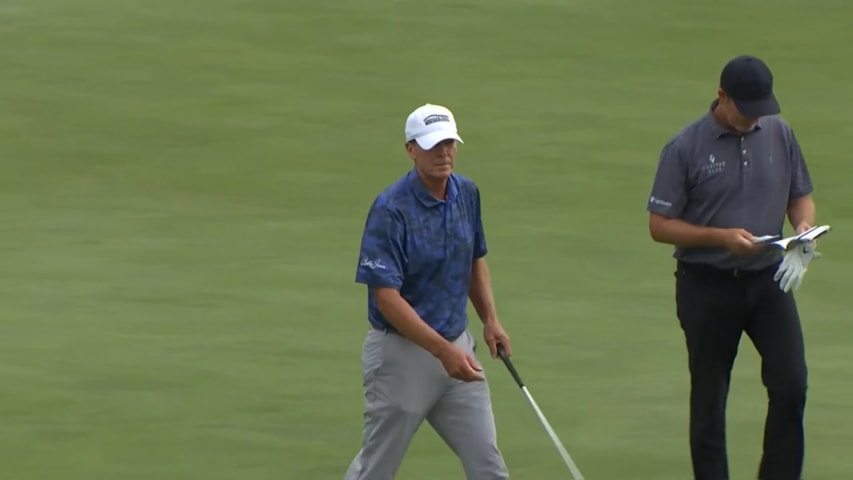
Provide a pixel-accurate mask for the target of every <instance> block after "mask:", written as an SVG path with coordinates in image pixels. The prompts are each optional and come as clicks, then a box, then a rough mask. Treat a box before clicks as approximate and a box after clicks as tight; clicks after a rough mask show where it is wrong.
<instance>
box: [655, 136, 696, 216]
mask: <svg viewBox="0 0 853 480" xmlns="http://www.w3.org/2000/svg"><path fill="white" fill-rule="evenodd" d="M686 205H687V165H686V164H685V162H684V158H682V155H681V152H680V150H679V148H678V144H677V143H676V139H673V140H670V141H669V142H667V144H666V145H664V147H663V149H662V150H661V153H660V158H659V159H658V166H657V171H656V172H655V177H654V181H653V185H652V192H651V195H649V202H648V205H647V207H646V209H647V210H648V211H649V212H652V213H658V214H660V215H664V216H667V217H672V218H680V217H681V215H682V213H683V212H684V207H685V206H686Z"/></svg>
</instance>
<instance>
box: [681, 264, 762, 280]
mask: <svg viewBox="0 0 853 480" xmlns="http://www.w3.org/2000/svg"><path fill="white" fill-rule="evenodd" d="M678 269H679V270H683V271H685V272H690V273H694V274H697V275H706V276H714V277H718V278H753V277H759V276H763V275H767V274H768V273H771V272H773V271H775V269H776V265H775V264H774V265H769V266H766V267H763V268H758V269H743V268H718V267H715V266H713V265H709V264H707V263H688V262H678Z"/></svg>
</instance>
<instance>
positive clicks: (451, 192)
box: [407, 168, 459, 208]
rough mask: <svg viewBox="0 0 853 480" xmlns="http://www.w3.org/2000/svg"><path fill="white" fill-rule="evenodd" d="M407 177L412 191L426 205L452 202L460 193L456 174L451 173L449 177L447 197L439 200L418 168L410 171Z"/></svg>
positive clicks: (431, 205) (432, 205)
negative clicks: (425, 183) (423, 179)
mask: <svg viewBox="0 0 853 480" xmlns="http://www.w3.org/2000/svg"><path fill="white" fill-rule="evenodd" d="M407 177H408V178H407V179H408V182H409V187H411V189H412V192H413V193H414V194H415V198H417V199H418V201H420V202H421V203H422V204H423V205H424V206H425V207H429V208H431V207H434V206H436V205H441V204H444V203H447V202H452V201H454V200H456V197H457V196H458V195H459V188H458V187H457V186H456V177H455V176H454V175H452V174H451V175H450V178H449V179H447V199H446V200H439V199H437V198H435V197H434V196H433V195H432V193H430V192H429V190H428V189H427V187H426V185H424V182H423V181H422V180H421V177H420V176H419V175H418V171H417V170H416V169H414V168H413V169H412V170H410V171H409V174H408V175H407Z"/></svg>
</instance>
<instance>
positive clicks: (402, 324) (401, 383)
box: [344, 104, 511, 480]
mask: <svg viewBox="0 0 853 480" xmlns="http://www.w3.org/2000/svg"><path fill="white" fill-rule="evenodd" d="M405 132H406V143H405V148H406V152H407V153H408V155H409V157H410V158H411V159H412V161H413V162H414V168H412V169H411V170H410V171H409V172H408V173H406V174H405V175H403V176H402V177H401V178H400V179H399V180H397V181H396V182H395V183H393V184H392V185H390V186H389V187H388V188H386V189H385V190H384V191H383V192H381V193H380V194H379V195H378V196H377V197H376V199H375V200H374V202H373V204H372V205H371V207H370V210H369V212H368V214H367V221H366V225H365V228H364V234H363V237H362V240H361V252H360V256H359V262H358V267H357V271H356V281H357V282H359V283H362V284H364V285H366V286H367V317H368V321H369V325H370V327H369V330H368V333H367V337H366V339H365V341H364V345H363V350H362V355H361V361H362V369H363V384H364V403H365V411H364V432H363V439H362V448H361V450H360V451H359V452H358V454H357V455H356V456H355V458H354V459H353V461H352V463H351V465H350V467H349V469H348V471H347V473H346V476H345V477H344V478H345V480H391V479H393V478H394V477H395V475H396V474H397V471H398V470H399V468H400V465H401V463H402V461H403V456H404V455H405V453H406V450H407V449H408V447H409V443H410V442H411V440H412V438H413V437H414V435H415V432H416V431H417V429H418V427H420V426H421V424H422V423H423V421H424V420H426V421H427V422H428V423H429V424H430V425H431V426H432V428H433V429H435V431H436V432H437V433H438V435H439V436H440V437H441V438H442V439H443V440H444V441H445V442H446V443H447V445H448V447H450V449H451V450H452V451H453V452H454V453H455V454H456V455H457V456H458V457H459V459H460V460H461V463H462V467H463V468H464V470H465V475H466V478H467V479H468V480H498V479H506V478H509V475H508V473H507V469H506V466H505V464H504V460H503V457H502V455H501V452H500V450H498V446H497V437H496V433H495V422H494V417H493V413H492V405H491V399H490V393H489V387H488V384H487V382H486V380H485V375H484V373H483V369H482V367H481V366H480V364H479V362H478V360H477V356H476V354H475V350H476V345H477V342H476V340H475V337H474V336H473V335H472V334H471V333H470V332H469V331H468V319H467V315H466V307H467V301H468V299H469V298H470V299H471V303H472V304H473V306H474V308H475V310H476V312H477V314H478V316H479V317H480V319H481V320H482V322H483V335H484V338H485V341H486V345H487V346H488V348H489V353H490V354H491V356H492V358H496V357H497V346H498V345H502V346H503V347H504V348H505V349H506V351H507V353H508V354H510V353H511V348H510V341H509V337H508V336H507V334H506V332H504V329H503V328H502V327H501V324H500V323H499V321H498V317H497V313H496V312H495V302H494V299H493V296H492V287H491V282H490V279H489V269H488V267H487V265H486V260H485V258H484V257H485V255H486V251H487V249H486V237H485V234H484V232H483V223H482V220H481V216H480V194H479V190H478V188H477V186H476V185H475V184H474V182H473V181H471V180H470V179H468V178H466V177H463V176H461V175H458V174H456V173H454V172H453V168H454V165H455V162H456V152H457V144H458V143H462V139H461V138H460V137H459V134H458V132H457V127H456V121H455V118H454V116H453V114H452V113H451V111H450V110H448V109H447V108H445V107H442V106H439V105H431V104H426V105H423V106H421V107H419V108H417V109H416V110H414V111H413V112H412V113H411V114H410V115H409V117H408V119H407V121H406V129H405Z"/></svg>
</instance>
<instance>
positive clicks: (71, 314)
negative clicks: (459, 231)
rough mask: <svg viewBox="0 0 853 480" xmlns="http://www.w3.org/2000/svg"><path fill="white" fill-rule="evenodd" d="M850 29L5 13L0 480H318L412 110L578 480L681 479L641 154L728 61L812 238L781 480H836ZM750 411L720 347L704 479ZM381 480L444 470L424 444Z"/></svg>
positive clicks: (327, 465)
mask: <svg viewBox="0 0 853 480" xmlns="http://www.w3.org/2000/svg"><path fill="white" fill-rule="evenodd" d="M324 8H325V10H324ZM851 15H853V6H851V5H849V2H842V1H840V0H835V1H832V0H815V1H812V2H808V3H806V2H803V1H794V0H786V1H776V2H772V5H771V4H770V3H768V2H766V1H759V0H751V1H738V2H736V1H729V0H726V1H719V2H710V3H708V2H705V3H703V2H683V1H675V0H655V1H652V0H641V1H629V0H596V1H580V0H575V1H556V0H551V1H548V0H538V1H534V0H527V1H511V0H491V1H485V0H463V1H449V0H441V1H438V0H437V1H434V2H429V3H423V2H400V1H392V0H363V1H360V2H343V1H326V2H307V1H300V0H287V1H284V2H282V1H272V0H245V1H236V0H208V1H201V0H195V1H183V2H175V1H164V0H146V1H137V2H115V1H106V0H76V1H73V2H71V1H67V0H28V1H27V2H24V1H22V0H4V1H3V2H2V3H0V58H2V59H3V60H4V62H3V64H4V65H5V67H6V68H4V74H3V75H2V76H0V130H2V140H0V148H2V150H0V162H2V171H3V174H2V176H0V204H2V205H3V207H2V210H0V212H2V213H1V214H0V222H2V226H3V230H2V232H3V234H2V235H0V251H2V252H3V255H2V259H0V273H2V275H0V385H2V395H0V419H2V424H3V427H2V429H0V452H3V453H2V456H0V477H2V478H4V479H10V480H32V479H39V480H47V479H51V480H52V479H59V478H62V479H67V480H83V479H85V480H92V479H110V480H119V479H121V480H125V479H146V480H148V479H158V480H173V479H190V478H205V479H210V480H214V479H237V478H239V479H241V480H259V479H282V478H287V479H337V478H342V476H343V473H344V471H345V470H346V467H347V465H348V464H349V462H350V460H351V458H352V456H353V455H354V454H355V453H356V451H357V449H358V447H359V442H360V429H361V408H362V403H361V390H360V387H361V386H360V365H359V355H360V347H361V342H362V340H363V336H364V333H365V331H366V323H365V322H366V321H365V293H364V290H363V289H362V288H361V287H359V286H357V285H356V284H354V283H353V276H354V269H355V264H356V256H357V249H358V243H359V240H360V234H361V227H362V226H363V222H364V215H365V213H366V210H367V208H368V206H369V204H370V202H371V200H372V199H373V197H374V195H376V193H377V192H378V191H379V190H381V189H382V188H383V187H384V186H385V185H387V184H388V183H389V182H391V181H393V180H394V179H396V178H397V177H398V176H399V175H401V174H402V173H403V172H404V171H405V170H406V169H408V168H409V166H410V163H409V161H408V159H407V158H406V157H405V155H404V152H403V149H402V132H403V123H404V120H405V116H406V114H408V112H409V111H410V110H411V109H413V108H414V107H416V106H417V105H419V104H421V103H424V102H433V103H443V104H446V105H448V106H450V107H451V108H452V109H453V110H454V111H455V113H456V114H457V117H458V119H459V122H460V127H461V129H462V135H463V137H464V138H465V140H466V144H465V145H464V147H462V148H461V150H460V157H459V162H458V167H459V171H460V172H461V173H464V174H467V175H470V176H471V177H473V178H474V179H475V180H476V181H477V182H478V183H479V185H480V187H481V191H482V194H483V201H484V208H485V211H484V219H485V222H486V228H487V235H488V240H489V246H490V249H491V253H490V255H489V259H490V262H491V267H492V271H493V275H494V287H495V291H496V296H497V303H498V308H499V312H500V315H501V318H502V320H503V322H504V325H505V327H506V328H507V329H508V331H509V333H510V334H511V335H512V337H513V340H514V351H515V362H516V365H517V367H518V369H519V370H520V372H521V374H522V375H523V376H524V377H525V379H526V381H527V383H528V384H529V386H530V388H531V391H532V392H533V394H534V395H535V397H536V399H537V401H538V402H539V404H540V406H541V407H542V408H543V410H544V411H545V412H546V414H547V415H548V417H549V419H550V421H551V423H552V424H553V426H554V428H555V429H556V430H557V432H558V433H559V434H560V435H561V437H562V439H563V440H564V443H565V444H566V446H567V447H568V449H569V450H570V452H571V453H572V455H573V456H574V457H575V460H576V461H577V463H578V464H579V466H580V468H581V469H582V471H583V472H584V473H585V475H586V477H587V478H589V479H650V480H681V479H684V478H688V477H689V457H688V449H687V440H686V433H687V422H686V421H687V410H686V407H687V368H686V364H685V352H684V346H683V339H682V336H681V332H680V331H679V329H678V327H677V322H676V320H675V317H674V305H673V282H672V280H673V278H672V274H671V270H672V260H671V258H670V250H669V249H668V248H667V247H664V246H661V245H655V244H653V243H652V242H651V240H650V239H649V237H648V234H647V229H646V214H645V211H644V205H645V201H646V197H647V195H648V190H649V188H650V184H651V178H652V175H653V173H654V168H655V166H656V161H657V155H658V152H659V150H660V147H661V146H662V145H663V143H664V142H665V141H666V139H667V138H669V137H670V136H671V135H672V134H673V133H674V132H675V131H676V130H678V129H679V128H681V127H682V126H683V125H684V124H685V123H686V122H689V121H690V120H692V119H694V118H695V117H696V116H698V115H700V114H702V112H704V110H705V109H706V108H707V106H708V103H709V102H710V100H711V99H712V97H713V95H714V92H715V87H716V84H715V82H716V79H717V76H718V74H719V69H720V68H721V67H722V65H723V63H724V62H725V61H726V60H727V59H728V58H730V57H732V56H734V55H737V54H740V53H744V52H750V53H754V54H757V55H759V56H762V57H763V58H765V59H766V60H767V61H768V63H769V64H770V65H771V67H772V68H773V69H774V72H775V74H776V81H777V92H778V95H779V98H780V100H781V102H782V106H783V111H784V114H785V116H786V118H787V119H788V121H789V122H790V123H791V124H792V125H793V126H794V128H795V129H796V132H797V134H798V137H799V139H800V141H801V143H802V145H803V148H804V150H805V152H806V155H807V159H808V161H809V165H810V167H811V170H812V174H813V178H814V181H815V183H816V185H817V192H816V199H817V202H818V205H819V209H820V215H819V218H820V221H821V222H822V223H830V224H832V226H833V227H835V229H836V233H834V234H832V235H831V237H828V239H827V240H826V241H824V242H822V245H821V249H822V251H823V252H824V258H823V259H821V260H820V261H819V263H816V264H814V266H813V268H812V269H811V270H810V272H809V274H808V276H807V278H806V281H805V284H804V286H803V288H802V289H801V291H800V292H799V294H798V299H799V301H800V306H801V311H802V316H803V318H804V323H805V329H806V337H807V342H808V345H807V353H808V360H809V365H810V375H811V377H810V400H809V407H808V412H807V421H808V424H807V436H808V444H807V448H808V452H807V472H806V474H807V478H816V479H820V480H834V479H848V478H849V476H850V472H851V471H853V460H850V459H849V458H850V457H846V454H845V453H844V452H848V450H849V445H850V444H851V442H853V433H851V432H853V420H851V418H850V416H849V414H848V408H847V407H848V400H847V399H849V397H850V395H851V393H853V389H851V387H850V384H849V378H850V374H851V367H850V365H851V364H853V353H851V350H850V348H849V346H848V343H849V342H848V337H849V335H850V332H851V327H850V325H849V323H848V317H849V315H847V312H848V311H849V305H847V304H848V302H849V300H848V297H849V289H850V283H849V280H848V275H847V274H846V272H848V271H849V270H850V269H851V268H853V256H851V255H850V254H849V253H848V252H847V251H846V250H845V249H844V248H843V247H844V246H845V245H847V243H848V241H847V240H846V236H847V233H846V232H847V231H849V230H850V229H851V228H853V207H851V205H853V204H851V202H850V201H849V194H847V193H846V189H847V188H848V179H849V177H850V175H851V173H853V170H851V167H850V166H849V165H850V163H849V160H850V159H849V158H848V157H847V155H846V153H845V152H846V150H847V145H846V143H847V138H846V137H849V136H850V135H851V134H853V124H851V123H850V121H849V119H848V116H847V108H845V106H846V105H849V104H850V103H851V102H853V87H851V86H850V84H851V82H850V77H851V75H853V68H851V67H850V64H849V62H845V61H844V60H843V58H844V56H845V55H846V52H847V51H848V46H849V45H850V44H851V42H853V34H851V33H850V29H849V22H848V21H847V19H849V18H850V17H851ZM472 313H473V312H472ZM474 322H476V320H474ZM474 332H475V333H476V334H477V335H478V336H479V335H480V328H479V327H478V326H476V325H475V326H474ZM486 368H487V372H488V374H489V376H490V379H491V385H492V390H493V395H494V406H495V411H496V416H497V422H498V428H499V436H500V444H501V448H502V449H503V451H504V453H505V456H506V459H507V462H508V464H509V467H510V469H511V472H512V474H513V478H518V479H551V478H565V477H566V475H567V473H568V472H566V471H565V467H564V466H563V465H562V464H561V463H560V459H559V456H558V455H557V452H556V451H555V450H554V448H553V446H552V445H551V444H550V443H549V441H548V438H547V436H546V435H545V432H544V430H543V429H542V427H541V426H540V425H539V424H538V423H537V421H536V418H535V416H534V414H533V411H532V410H531V409H530V407H529V406H528V405H527V403H526V401H525V399H524V397H523V396H522V394H521V393H520V392H519V391H518V389H517V387H516V386H515V384H514V383H513V382H512V379H511V378H510V376H509V374H508V373H507V372H506V371H505V370H504V369H503V366H502V365H500V363H499V362H489V361H487V362H486ZM764 408H765V397H764V392H763V389H762V387H761V384H760V377H759V363H758V358H757V355H756V354H755V352H754V350H753V349H752V346H751V345H750V344H749V343H748V341H746V340H745V341H744V343H743V344H742V349H741V355H740V357H739V361H738V363H737V365H736V368H735V372H734V379H733V387H732V392H731V397H730V408H729V445H730V453H731V465H732V473H733V478H736V479H747V478H753V477H754V472H755V470H756V466H757V461H758V456H759V453H760V439H761V434H762V427H763V415H764ZM399 477H400V478H403V479H412V480H425V479H447V478H462V470H461V467H460V466H459V465H458V462H457V461H456V460H455V459H454V458H453V455H452V453H451V452H450V451H449V449H447V448H446V447H445V446H444V445H443V444H442V443H441V442H440V440H438V437H437V436H436V435H435V434H434V433H433V432H432V431H431V430H430V429H429V427H428V426H427V427H425V428H423V429H422V430H421V431H420V432H419V434H418V436H417V438H416V439H415V442H414V443H413V445H412V446H411V449H410V450H409V453H408V455H407V457H406V459H405V462H404V465H403V467H402V471H401V472H400V475H399Z"/></svg>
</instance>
